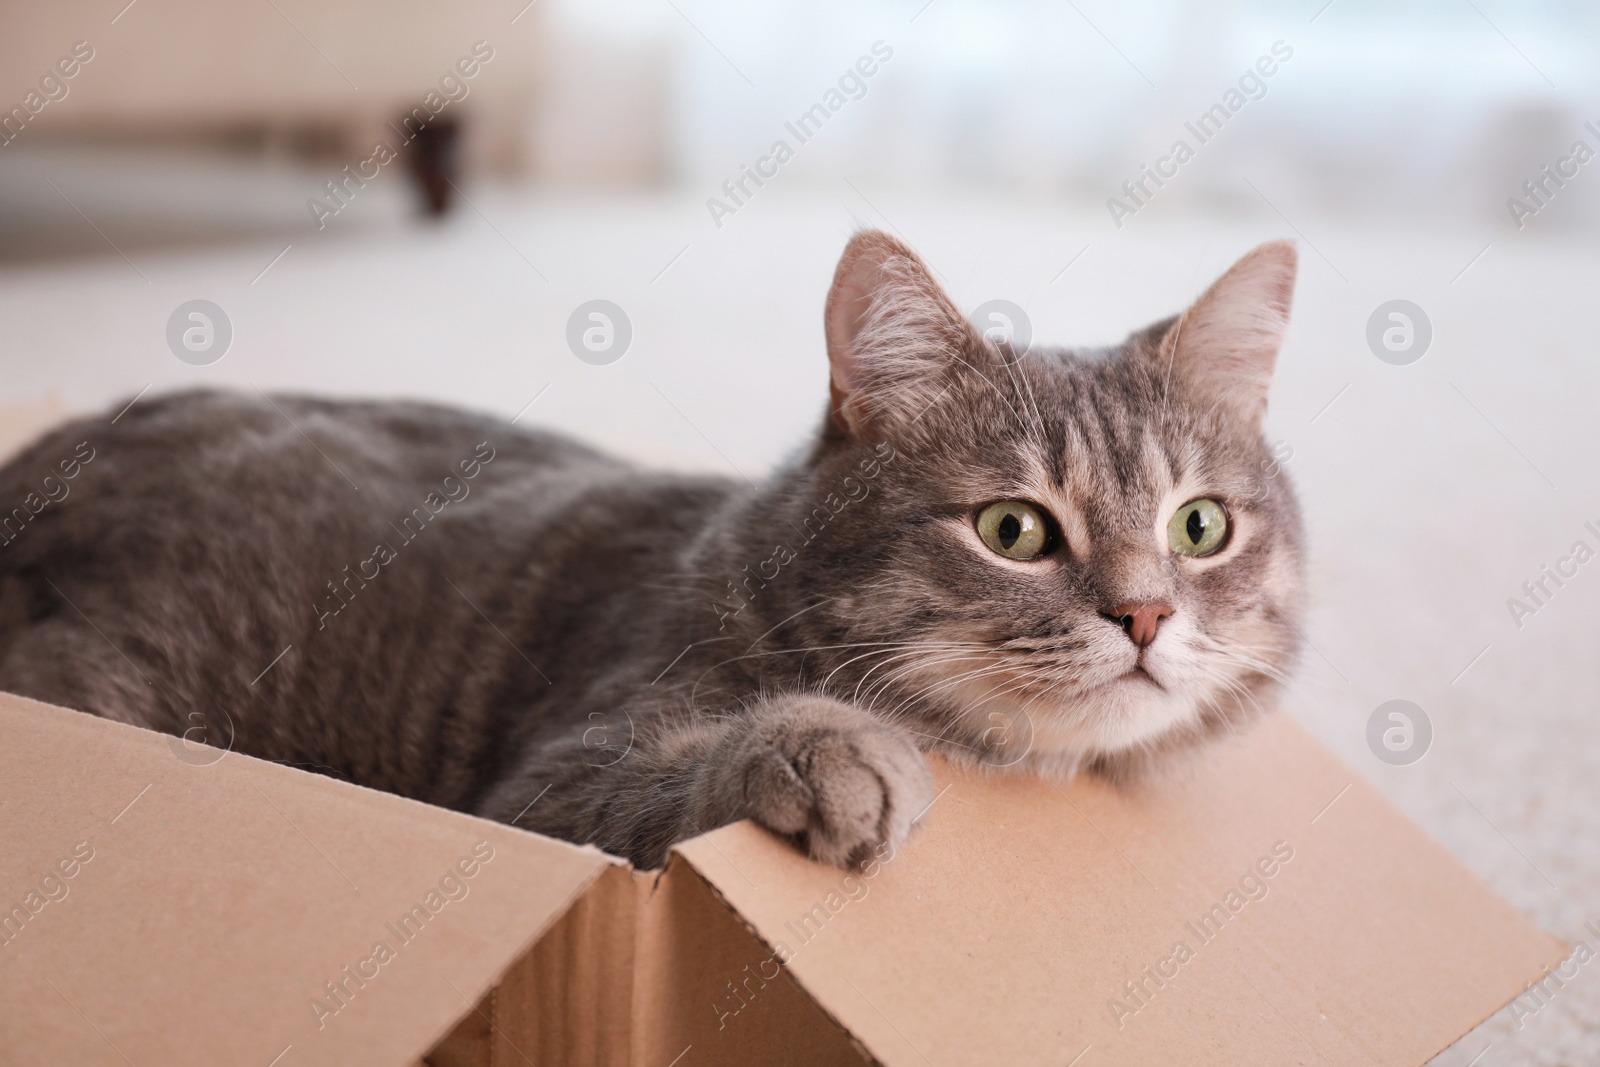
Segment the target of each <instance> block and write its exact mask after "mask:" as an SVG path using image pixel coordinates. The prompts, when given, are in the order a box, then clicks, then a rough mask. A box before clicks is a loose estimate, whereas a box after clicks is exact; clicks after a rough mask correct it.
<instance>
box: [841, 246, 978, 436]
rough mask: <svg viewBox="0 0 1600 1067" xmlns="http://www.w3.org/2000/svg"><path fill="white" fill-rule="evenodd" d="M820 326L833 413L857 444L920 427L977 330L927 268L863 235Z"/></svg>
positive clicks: (905, 251) (850, 250)
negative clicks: (902, 427)
mask: <svg viewBox="0 0 1600 1067" xmlns="http://www.w3.org/2000/svg"><path fill="white" fill-rule="evenodd" d="M823 320H824V321H823V326H824V330H825V331H826V334H827V339H828V364H829V367H830V371H831V386H830V393H831V396H832V405H831V410H832V413H833V418H834V420H835V422H836V423H837V424H838V426H839V428H840V429H841V430H843V431H844V432H845V433H847V434H849V435H850V436H852V437H857V438H868V437H877V436H880V435H881V432H882V431H883V430H884V429H886V428H888V426H890V425H891V424H893V423H894V422H896V421H902V420H912V419H915V418H916V417H917V416H918V415H920V414H921V413H922V412H924V411H926V410H927V409H928V407H929V405H931V404H932V403H933V402H934V401H935V400H936V399H938V397H939V395H940V393H941V392H942V391H943V389H944V388H945V381H944V379H945V377H946V375H947V374H948V373H949V372H950V370H951V368H952V366H953V365H955V364H957V363H959V362H960V361H961V360H963V359H964V353H966V352H969V351H971V350H972V349H971V344H972V340H973V338H972V328H971V327H970V326H969V325H968V324H967V321H966V319H965V318H963V317H962V315H961V312H960V311H959V310H958V309H957V308H956V306H955V304H954V303H952V302H951V300H950V298H949V297H947V296H946V295H945V294H944V290H943V289H941V288H940V287H939V283H938V282H936V281H934V279H933V275H932V274H931V273H930V272H929V271H928V268H927V266H926V265H925V264H924V263H923V262H922V260H921V259H919V258H918V257H917V254H916V253H915V252H913V251H911V249H909V248H907V247H906V246H905V245H904V244H902V243H901V242H900V241H897V240H896V239H895V238H893V237H890V236H889V235H888V234H886V233H883V232H882V231H879V230H863V231H861V232H860V233H858V234H856V235H855V236H854V237H852V238H851V239H850V243H849V244H848V245H846V246H845V250H844V255H843V256H841V257H840V259H839V267H838V269H837V270H836V271H834V275H833V288H832V289H831V290H830V291H829V292H828V303H827V307H826V309H825V311H824V317H823Z"/></svg>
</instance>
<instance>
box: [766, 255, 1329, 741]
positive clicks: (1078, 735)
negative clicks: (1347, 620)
mask: <svg viewBox="0 0 1600 1067" xmlns="http://www.w3.org/2000/svg"><path fill="white" fill-rule="evenodd" d="M1295 263H1296V257H1295V251H1294V248H1293V246H1292V245H1290V244H1288V243H1286V242H1274V243H1271V244H1265V245H1262V246H1261V247H1259V248H1257V249H1255V250H1254V251H1252V252H1250V253H1249V254H1248V255H1246V256H1245V257H1244V258H1243V259H1241V260H1240V261H1239V262H1238V263H1237V264H1235V265H1234V266H1233V268H1232V269H1230V270H1229V271H1228V272H1227V273H1226V274H1225V275H1223V277H1222V278H1221V279H1220V280H1218V281H1217V282H1216V284H1214V285H1213V286H1212V287H1211V288H1210V290H1208V291H1207V292H1206V293H1205V294H1204V295H1203V296H1201V297H1200V298H1199V300H1198V301H1196V303H1195V304H1194V305H1193V306H1192V307H1191V308H1189V310H1188V311H1186V312H1184V313H1183V314H1182V315H1179V316H1175V317H1174V318H1172V319H1168V320H1166V321H1164V322H1161V323H1158V324H1156V325H1154V326H1151V327H1149V328H1147V329H1144V330H1141V331H1139V332H1137V333H1135V334H1133V335H1132V336H1130V337H1129V338H1128V339H1127V340H1126V341H1125V342H1123V343H1122V344H1121V345H1118V346H1115V347H1111V348H1107V349H1100V350H1073V349H1051V348H1044V347H1040V346H1034V347H1033V348H1032V349H1031V350H1029V351H1027V352H1025V353H1020V354H1019V353H1017V352H1015V351H1013V350H1011V349H1010V348H1009V347H1003V346H1002V347H997V345H996V344H995V343H993V341H992V340H990V339H988V338H986V337H984V336H982V335H980V334H979V333H978V332H977V331H976V330H975V329H974V328H973V327H972V326H971V325H970V324H969V323H968V322H967V320H966V319H965V318H964V317H963V316H962V314H961V313H960V312H959V311H958V310H957V308H956V307H955V305H954V304H953V303H952V302H951V301H950V299H949V298H948V297H947V296H946V295H945V294H944V293H943V291H942V290H941V289H940V287H939V285H938V283H937V282H936V281H935V280H934V278H933V276H932V275H931V273H930V272H929V270H928V268H927V267H926V266H925V265H924V264H923V263H922V261H921V260H920V259H918V258H917V256H916V255H915V254H914V253H913V252H912V251H911V250H910V249H908V248H906V247H905V246H904V245H903V244H901V243H900V242H899V241H897V240H895V239H894V238H892V237H889V236H888V235H886V234H883V233H878V232H863V233H860V234H857V235H856V236H855V238H854V239H853V240H851V242H850V244H849V246H848V247H847V248H846V250H845V253H844V257H843V259H842V260H841V262H840V264H839V268H838V272H837V274H836V275H835V278H834V283H833V289H832V292H831V293H830V295H829V297H828V303H827V311H826V334H827V344H828V354H829V360H830V364H831V370H832V405H831V411H830V417H829V420H828V425H827V429H826V430H825V432H824V434H823V437H822V440H821V442H820V443H819V445H818V447H817V449H816V451H815V452H814V453H813V454H812V456H811V457H810V460H809V462H808V464H807V467H808V468H809V470H810V471H811V472H812V478H811V481H810V485H811V486H812V490H811V491H812V492H813V493H816V492H820V491H821V490H823V489H833V490H839V489H840V487H843V491H842V492H841V493H839V494H838V498H839V499H842V500H844V501H845V505H846V506H843V507H841V508H840V509H839V510H838V511H837V512H836V513H833V512H831V509H830V529H829V531H828V532H827V534H826V536H825V537H821V538H819V539H818V543H819V545H823V546H825V547H822V548H821V550H819V551H816V552H809V551H808V550H806V549H802V550H800V552H799V558H798V559H797V560H796V564H797V565H798V567H799V569H802V570H804V571H806V572H808V573H807V574H806V576H805V579H804V580H805V581H806V583H807V585H808V587H809V588H811V589H814V590H818V591H821V592H823V593H825V595H827V596H829V597H830V598H831V600H830V601H829V602H828V604H827V605H825V606H824V607H822V608H821V609H820V610H819V612H818V614H819V615H820V616H824V617H826V618H828V619H830V620H831V624H832V627H833V629H834V631H835V632H836V633H838V634H839V635H841V636H843V637H845V638H847V639H848V640H849V641H851V642H861V643H863V644H862V647H861V649H860V658H858V659H856V660H855V661H854V662H853V664H852V666H851V667H850V668H849V669H848V670H846V671H844V672H843V673H842V675H841V677H842V678H844V679H848V680H852V681H851V684H852V685H853V687H854V696H855V697H856V699H858V700H860V701H861V702H862V703H864V704H867V705H868V706H871V707H873V708H874V709H876V710H878V711H879V712H881V713H883V714H886V715H890V716H893V717H897V718H901V719H911V720H914V722H913V728H914V729H917V730H919V731H920V732H922V733H924V734H928V735H932V736H937V737H940V738H943V739H944V740H945V741H946V742H948V743H949V744H950V745H951V746H954V747H953V748H952V749H951V751H954V752H956V753H960V752H962V751H967V752H972V753H977V754H978V755H979V757H980V758H982V759H985V760H989V761H995V760H998V761H1000V762H1009V761H1010V760H1011V759H1014V758H1015V757H1017V756H1020V755H1021V754H1022V751H1023V750H1024V749H1026V750H1027V752H1028V758H1029V760H1030V761H1033V762H1036V763H1042V764H1046V765H1052V764H1053V765H1056V766H1069V765H1070V766H1098V767H1101V768H1108V769H1116V768H1118V767H1120V766H1123V765H1125V764H1127V763H1128V762H1129V761H1130V760H1131V759H1134V758H1137V757H1138V756H1140V755H1143V754H1148V753H1150V752H1152V751H1158V750H1160V749H1162V748H1164V747H1166V746H1168V745H1170V744H1171V743H1174V742H1177V741H1180V740H1183V739H1185V738H1190V737H1194V736H1198V735H1200V734H1203V733H1206V732H1208V731H1214V730H1216V729H1218V728H1225V727H1229V726H1232V725H1234V724H1237V723H1239V722H1242V721H1244V720H1245V719H1246V718H1247V717H1248V716H1249V715H1251V714H1252V713H1253V712H1254V711H1255V710H1256V709H1257V708H1258V707H1259V705H1260V703H1261V701H1262V700H1263V699H1264V698H1265V697H1266V696H1267V695H1268V693H1269V692H1270V691H1271V690H1272V689H1273V688H1274V685H1275V683H1276V682H1277V681H1279V680H1281V679H1282V677H1283V675H1284V672H1285V671H1286V670H1287V669H1288V668H1289V666H1290V665H1291V663H1292V661H1293V659H1294V657H1295V654H1296V651H1297V648H1298V644H1299V642H1298V633H1299V631H1298V627H1299V615H1300V611H1301V601H1302V577H1303V576H1302V561H1301V529H1300V517H1299V510H1298V506H1297V504H1296V502H1295V498H1294V494H1293V491H1292V490H1291V488H1290V486H1289V482H1288V477H1287V475H1286V473H1285V472H1284V471H1283V470H1282V469H1281V467H1280V460H1281V459H1282V458H1284V457H1282V456H1281V455H1279V454H1276V453H1275V452H1274V450H1273V449H1272V448H1270V447H1269V445H1268V444H1267V442H1266V441H1265V439H1264V438H1263V434H1262V420H1263V418H1264V416H1265V413H1266V405H1267V390H1268V385H1269V383H1270V380H1271V376H1272V370H1273V364H1274V362H1275V361H1276V358H1277V354H1278V349H1279V347H1280V345H1281V344H1282V341H1283V337H1284V332H1285V328H1286V326H1287V324H1288V319H1289V306H1290V301H1291V297H1292V294H1293V289H1294V279H1295ZM891 449H892V453H891V452H890V450H891ZM891 454H892V456H893V459H892V461H890V462H885V461H884V457H887V456H889V455H891ZM875 459H876V460H877V462H874V460H875ZM868 472H875V473H872V475H871V477H870V478H869V477H867V474H868ZM846 478H853V479H854V484H855V485H856V486H857V487H858V489H857V490H856V492H855V494H854V495H852V493H851V491H850V489H849V486H848V485H847V484H846V483H845V481H844V479H846ZM835 483H838V485H835ZM861 492H865V493H866V494H867V495H866V496H865V497H864V498H862V499H861V500H860V502H859V503H857V502H852V501H854V499H855V497H856V496H859V494H860V493H861ZM819 621H820V620H819ZM870 642H886V643H888V644H885V645H883V646H882V650H881V651H875V650H874V649H873V648H871V647H870V645H869V644H868V643H870ZM1007 746H1009V748H1008V747H1007Z"/></svg>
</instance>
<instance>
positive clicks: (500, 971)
mask: <svg viewBox="0 0 1600 1067" xmlns="http://www.w3.org/2000/svg"><path fill="white" fill-rule="evenodd" d="M7 705H9V706H10V707H9V708H8V707H6V706H7ZM12 709H14V710H16V711H17V712H19V713H23V714H29V715H32V714H38V715H40V716H49V717H50V718H51V720H52V725H53V727H56V728H59V729H61V730H62V731H65V732H71V733H72V734H73V735H76V736H87V735H89V734H96V735H98V736H99V737H101V738H102V739H105V738H109V739H110V741H111V743H112V744H113V745H115V746H121V747H124V748H137V747H138V746H151V745H158V744H165V743H166V742H167V741H168V740H169V739H170V735H168V734H165V733H162V732H161V731H158V730H150V729H146V728H144V727H141V726H135V725H132V724H130V723H125V722H120V721H118V720H116V719H110V718H106V717H104V716H99V715H94V714H92V713H90V712H84V711H79V710H78V709H76V708H66V707H61V706H60V705H57V704H48V703H45V702H44V701H41V700H35V699H34V698H32V697H28V696H24V695H22V694H18V693H0V711H6V710H12ZM3 725H4V721H3V719H0V728H3ZM226 755H227V756H228V757H231V758H234V759H238V760H243V761H245V765H244V767H243V768H241V769H239V770H237V771H234V772H232V773H241V774H245V775H248V776H252V777H259V776H261V775H263V774H266V775H274V774H283V775H285V776H286V778H287V779H288V780H292V781H295V782H297V783H299V785H300V786H302V787H309V788H315V789H331V790H333V791H335V792H338V791H341V790H354V791H356V792H357V793H361V794H370V795H371V796H374V797H381V798H383V799H382V800H381V801H380V803H391V802H396V801H398V802H400V803H402V804H406V805H412V806H414V807H416V808H420V809H422V810H423V811H424V812H426V813H427V815H426V816H425V817H426V818H428V819H433V820H437V819H440V818H441V817H444V818H460V819H464V820H468V823H469V824H472V823H476V824H480V825H482V826H484V827H485V828H491V827H492V828H493V832H494V833H495V834H496V835H499V834H501V833H502V832H503V833H505V834H508V835H513V836H516V835H521V836H526V837H528V838H529V839H531V840H532V841H536V842H538V843H539V844H540V846H550V845H555V846H559V847H560V848H562V849H571V850H573V851H575V852H577V853H579V854H581V855H586V856H588V857H591V858H592V860H593V863H592V865H591V866H590V869H589V870H588V871H587V872H586V873H585V874H584V875H583V876H582V878H581V879H579V881H578V882H577V884H576V885H575V886H574V888H573V889H572V890H571V892H569V893H568V894H566V895H565V896H564V897H563V898H562V899H561V900H560V902H559V904H557V905H556V906H555V907H553V908H552V909H550V910H549V912H548V913H547V914H546V915H545V916H544V917H543V918H542V919H541V920H540V921H539V922H537V923H535V924H533V925H532V926H531V927H529V928H528V929H527V931H526V932H525V933H524V934H523V936H522V937H521V938H520V940H519V941H518V942H517V944H516V945H515V947H514V949H513V950H512V951H511V952H510V953H509V954H508V955H507V957H506V959H505V962H504V963H503V964H502V965H501V966H499V967H497V968H495V969H493V970H492V971H490V972H487V973H486V974H485V976H484V977H482V978H480V979H479V980H478V981H475V982H473V983H472V984H471V986H469V987H466V988H464V989H463V990H462V992H463V994H464V995H465V997H466V999H467V1003H466V1004H465V1005H464V1007H463V1008H462V1010H460V1011H459V1012H457V1013H455V1014H452V1015H451V1016H449V1018H448V1020H447V1021H446V1022H445V1023H444V1024H443V1025H442V1026H440V1027H438V1028H437V1029H435V1030H434V1031H432V1032H430V1033H429V1035H428V1036H427V1037H426V1038H424V1039H423V1040H421V1041H419V1043H418V1046H417V1048H418V1055H419V1059H418V1062H419V1063H422V1064H427V1063H428V1062H429V1060H428V1057H430V1056H432V1055H433V1054H434V1052H435V1051H436V1050H437V1049H438V1048H439V1047H440V1046H441V1044H443V1043H444V1042H446V1041H447V1040H448V1039H449V1038H450V1037H451V1035H453V1034H454V1033H455V1032H456V1030H457V1028H458V1027H460V1025H461V1024H462V1022H463V1021H464V1020H466V1019H467V1018H468V1017H469V1016H470V1015H472V1014H473V1012H475V1011H478V1010H480V1008H481V1006H482V1005H483V1004H484V1002H485V1001H486V1000H487V999H489V998H490V996H491V994H492V992H493V991H494V990H495V989H496V988H497V987H498V986H499V985H500V983H501V982H503V981H504V980H505V978H506V976H507V974H508V973H509V972H510V971H511V970H512V969H513V968H514V967H516V966H517V965H518V964H519V963H521V962H522V961H523V960H524V959H525V958H527V956H528V955H529V954H530V953H531V952H532V951H533V950H534V947H535V946H536V945H537V944H538V943H539V942H540V941H541V940H542V939H543V938H544V937H545V936H546V935H547V934H548V933H549V932H550V931H551V929H552V928H553V927H554V926H555V925H556V924H557V923H559V922H560V921H561V920H562V919H563V918H564V917H565V916H567V915H568V914H570V913H571V911H572V910H573V908H574V907H575V906H576V905H577V903H578V902H579V901H580V900H582V899H583V898H584V897H585V896H586V895H587V894H588V893H589V892H590V891H591V890H592V889H593V888H594V885H595V883H597V882H598V881H599V880H600V879H601V877H602V876H604V875H605V874H606V873H607V872H608V871H611V870H614V869H617V868H626V869H630V870H631V868H630V867H629V864H628V863H627V861H626V860H623V859H619V858H618V857H616V856H613V855H611V854H610V853H607V852H604V851H602V850H600V849H599V848H596V847H595V846H593V845H588V844H586V845H575V844H573V843H572V842H570V841H563V840H561V839H559V838H552V837H546V836H545V835H543V834H537V833H533V832H532V831H529V830H524V829H522V828H521V827H517V826H512V825H510V824H508V823H501V822H495V821H494V820H492V819H485V818H483V817H482V816H480V815H474V814H472V813H470V812H464V811H457V810H455V809H453V808H445V807H441V806H440V805H437V804H429V803H427V802H425V801H421V800H416V799H414V798H411V797H405V796H401V795H400V794H398V793H390V792H386V791H384V790H378V789H371V788H368V787H366V786H363V785H358V784H356V783H354V782H347V781H344V780H343V779H339V778H333V777H331V776H328V775H322V774H316V773H313V772H311V771H306V770H302V769H301V768H299V767H293V766H289V765H286V764H281V763H275V762H274V761H272V760H264V759H260V758H258V757H255V756H250V755H246V754H244V753H240V752H233V751H231V750H229V751H228V752H227V753H226ZM218 762H220V760H219V761H218ZM491 1016H492V1005H491ZM492 1025H493V1024H492V1018H491V1027H492Z"/></svg>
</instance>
